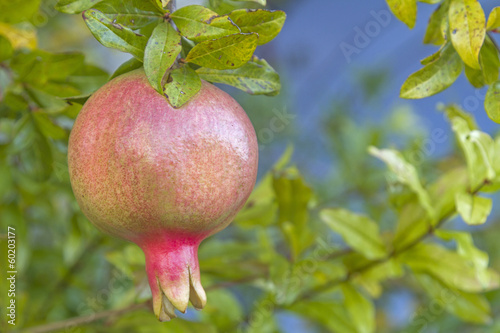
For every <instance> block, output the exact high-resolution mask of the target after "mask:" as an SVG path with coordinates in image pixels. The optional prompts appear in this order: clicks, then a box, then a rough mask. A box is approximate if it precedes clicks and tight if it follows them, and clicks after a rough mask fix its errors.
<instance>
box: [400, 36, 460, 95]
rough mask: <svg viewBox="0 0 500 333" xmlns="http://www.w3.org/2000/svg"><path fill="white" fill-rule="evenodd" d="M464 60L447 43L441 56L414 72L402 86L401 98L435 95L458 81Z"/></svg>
mask: <svg viewBox="0 0 500 333" xmlns="http://www.w3.org/2000/svg"><path fill="white" fill-rule="evenodd" d="M462 68H463V62H462V60H461V59H460V56H459V55H458V54H457V52H456V51H455V50H454V49H453V47H452V46H451V44H450V43H447V44H446V45H445V47H444V48H443V50H442V52H441V56H440V57H439V58H438V59H436V60H435V61H433V62H431V63H429V64H428V65H427V66H425V67H424V68H422V69H420V70H419V71H417V72H415V73H413V74H412V75H410V76H409V77H408V79H406V81H405V83H404V84H403V86H402V87H401V92H400V96H401V98H408V99H419V98H424V97H429V96H432V95H435V94H437V93H439V92H441V91H443V90H445V89H446V88H448V87H449V86H451V85H452V84H453V82H455V81H456V79H457V78H458V76H459V75H460V73H461V72H462Z"/></svg>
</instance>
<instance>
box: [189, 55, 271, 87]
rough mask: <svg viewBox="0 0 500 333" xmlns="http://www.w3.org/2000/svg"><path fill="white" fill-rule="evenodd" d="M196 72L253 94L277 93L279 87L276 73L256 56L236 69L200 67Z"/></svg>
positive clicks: (206, 78) (202, 76)
mask: <svg viewBox="0 0 500 333" xmlns="http://www.w3.org/2000/svg"><path fill="white" fill-rule="evenodd" d="M196 72H197V73H198V75H200V77H201V78H202V79H204V80H207V81H210V82H217V83H223V84H228V85H230V86H233V87H236V88H238V89H241V90H243V91H245V92H247V93H249V94H254V95H260V94H273V93H278V92H279V91H280V88H281V84H280V77H279V75H278V73H276V72H275V71H274V69H273V68H272V67H271V66H270V65H269V64H268V63H267V61H265V60H263V59H258V58H256V57H254V58H253V59H252V60H251V61H249V62H248V63H246V64H245V65H243V66H241V67H240V68H237V69H225V70H216V69H210V68H204V67H201V68H199V69H197V70H196Z"/></svg>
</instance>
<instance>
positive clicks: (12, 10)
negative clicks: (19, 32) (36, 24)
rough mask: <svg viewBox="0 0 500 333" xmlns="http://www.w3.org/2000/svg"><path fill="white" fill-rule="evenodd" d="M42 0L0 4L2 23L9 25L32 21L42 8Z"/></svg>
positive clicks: (12, 0) (24, 0) (18, 0)
mask: <svg viewBox="0 0 500 333" xmlns="http://www.w3.org/2000/svg"><path fill="white" fill-rule="evenodd" d="M40 2H41V1H40V0H10V1H1V2H0V22H5V23H9V24H15V23H20V22H24V21H29V20H31V19H32V18H33V17H34V16H35V15H36V13H37V12H38V8H39V7H40Z"/></svg>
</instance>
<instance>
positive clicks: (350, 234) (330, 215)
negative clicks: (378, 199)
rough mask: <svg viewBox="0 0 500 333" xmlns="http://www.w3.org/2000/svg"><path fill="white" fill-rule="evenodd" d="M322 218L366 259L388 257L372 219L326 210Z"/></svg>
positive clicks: (350, 213) (344, 211)
mask: <svg viewBox="0 0 500 333" xmlns="http://www.w3.org/2000/svg"><path fill="white" fill-rule="evenodd" d="M320 218H321V220H323V222H325V223H326V224H327V225H328V226H329V227H330V228H331V229H332V230H333V231H335V232H337V233H338V234H340V235H341V236H342V238H343V239H344V241H345V242H346V243H347V244H348V245H349V246H351V247H352V248H354V249H356V250H357V251H359V252H360V253H362V254H363V255H364V256H365V257H366V258H369V259H376V258H382V257H384V256H386V255H387V250H386V247H385V244H384V242H383V241H382V239H381V237H380V233H379V228H378V225H377V224H376V223H375V222H374V221H372V220H371V219H370V218H368V217H366V216H362V215H358V214H355V213H352V212H350V211H348V210H345V209H324V210H322V211H321V212H320Z"/></svg>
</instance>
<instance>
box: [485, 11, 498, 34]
mask: <svg viewBox="0 0 500 333" xmlns="http://www.w3.org/2000/svg"><path fill="white" fill-rule="evenodd" d="M486 28H487V29H488V30H494V29H498V28H500V7H495V8H493V9H492V10H491V13H490V16H489V17H488V23H486Z"/></svg>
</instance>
